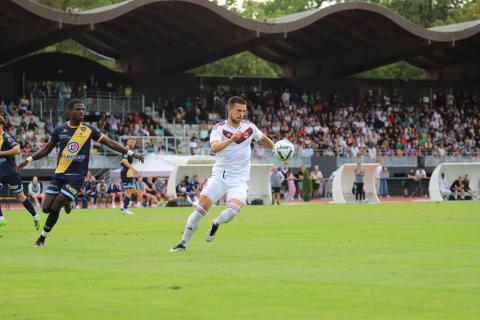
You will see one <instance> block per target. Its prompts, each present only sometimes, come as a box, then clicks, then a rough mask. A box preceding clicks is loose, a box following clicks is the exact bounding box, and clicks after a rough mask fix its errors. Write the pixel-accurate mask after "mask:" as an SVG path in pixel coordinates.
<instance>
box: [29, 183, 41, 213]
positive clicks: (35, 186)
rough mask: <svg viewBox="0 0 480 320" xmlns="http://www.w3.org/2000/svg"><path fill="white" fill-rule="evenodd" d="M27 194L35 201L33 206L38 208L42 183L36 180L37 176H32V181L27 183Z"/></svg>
mask: <svg viewBox="0 0 480 320" xmlns="http://www.w3.org/2000/svg"><path fill="white" fill-rule="evenodd" d="M28 196H29V197H30V198H32V199H33V201H34V202H35V207H37V208H40V202H39V201H43V193H42V184H41V183H40V182H38V177H33V178H32V182H30V183H29V184H28Z"/></svg>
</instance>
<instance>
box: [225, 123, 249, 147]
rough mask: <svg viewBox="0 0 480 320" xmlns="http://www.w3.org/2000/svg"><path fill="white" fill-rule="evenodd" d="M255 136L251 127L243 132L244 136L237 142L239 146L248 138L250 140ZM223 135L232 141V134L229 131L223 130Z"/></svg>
mask: <svg viewBox="0 0 480 320" xmlns="http://www.w3.org/2000/svg"><path fill="white" fill-rule="evenodd" d="M252 134H253V129H252V127H249V128H248V129H247V130H245V131H243V132H242V136H241V137H240V139H238V140H237V141H235V142H236V143H237V144H240V143H242V142H243V141H245V140H247V139H248V138H250V136H251V135H252ZM223 135H224V136H225V137H227V138H228V139H230V138H231V137H232V135H233V134H232V133H231V132H229V131H227V130H223Z"/></svg>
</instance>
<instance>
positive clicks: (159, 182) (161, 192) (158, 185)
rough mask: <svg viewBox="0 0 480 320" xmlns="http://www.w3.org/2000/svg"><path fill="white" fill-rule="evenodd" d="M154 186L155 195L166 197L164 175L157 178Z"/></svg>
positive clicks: (161, 197)
mask: <svg viewBox="0 0 480 320" xmlns="http://www.w3.org/2000/svg"><path fill="white" fill-rule="evenodd" d="M153 188H154V189H155V195H156V197H157V198H158V199H160V200H161V199H165V195H166V193H167V192H166V184H165V183H164V182H163V179H162V177H157V179H155V183H154V184H153Z"/></svg>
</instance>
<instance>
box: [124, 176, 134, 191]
mask: <svg viewBox="0 0 480 320" xmlns="http://www.w3.org/2000/svg"><path fill="white" fill-rule="evenodd" d="M122 187H123V190H125V189H134V188H135V182H134V181H133V178H132V177H130V178H127V177H122Z"/></svg>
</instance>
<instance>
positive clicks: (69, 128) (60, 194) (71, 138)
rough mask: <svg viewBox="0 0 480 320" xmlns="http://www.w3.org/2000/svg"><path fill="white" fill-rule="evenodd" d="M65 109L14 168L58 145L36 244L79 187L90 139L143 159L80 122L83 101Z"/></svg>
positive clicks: (42, 238)
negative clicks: (44, 138) (61, 118)
mask: <svg viewBox="0 0 480 320" xmlns="http://www.w3.org/2000/svg"><path fill="white" fill-rule="evenodd" d="M67 109H68V112H69V114H70V115H69V116H70V120H69V121H68V122H66V123H64V124H61V125H59V126H57V127H56V128H55V129H54V130H53V134H52V138H51V139H50V141H48V143H47V144H46V145H45V146H44V147H43V148H42V149H40V150H38V151H37V152H35V153H34V154H33V155H32V156H30V157H28V158H27V159H25V160H23V161H22V162H21V163H20V164H19V165H18V168H17V169H18V170H21V169H22V168H23V167H25V166H26V165H27V164H28V163H30V162H32V161H34V160H38V159H41V158H43V157H45V156H46V155H48V154H49V153H50V152H52V150H53V149H54V148H55V147H56V146H58V147H59V148H58V150H59V153H58V162H57V169H56V170H55V174H54V175H53V177H52V182H51V184H50V186H49V187H48V188H47V191H46V195H45V200H44V201H43V204H42V210H43V212H45V213H47V214H48V218H47V221H46V222H45V226H44V228H43V231H42V234H41V235H40V237H39V238H38V239H37V241H36V242H35V246H36V247H43V246H44V244H45V238H46V237H47V235H48V234H49V233H50V232H51V231H52V228H53V227H54V226H55V224H56V223H57V220H58V217H59V214H60V210H61V209H62V207H64V206H66V205H67V204H69V203H70V202H71V201H73V200H75V198H76V196H77V193H78V191H79V190H80V188H81V187H82V184H83V181H84V180H85V176H86V175H87V171H88V160H89V157H90V145H91V141H92V139H93V140H94V141H96V142H98V143H101V144H103V145H105V146H107V147H109V148H110V149H113V150H115V151H117V152H120V153H122V154H123V153H127V154H129V155H131V156H133V158H135V159H139V160H140V161H142V162H143V156H142V155H139V154H135V153H134V152H133V151H131V150H128V149H127V148H125V147H124V146H122V145H120V144H119V143H118V142H115V141H113V140H111V139H109V138H108V137H107V136H105V135H104V134H102V133H101V132H100V130H98V129H97V128H96V127H95V126H93V125H91V124H89V123H85V122H82V121H83V118H84V117H85V105H84V104H83V102H82V101H81V100H78V99H73V100H71V101H70V102H69V104H68V106H67Z"/></svg>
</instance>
